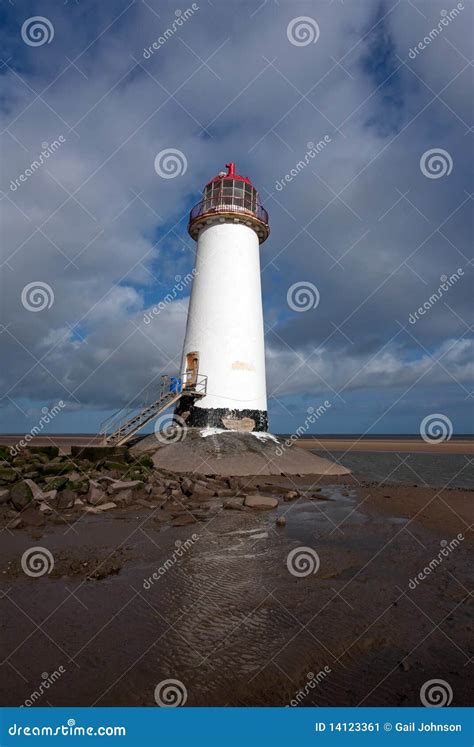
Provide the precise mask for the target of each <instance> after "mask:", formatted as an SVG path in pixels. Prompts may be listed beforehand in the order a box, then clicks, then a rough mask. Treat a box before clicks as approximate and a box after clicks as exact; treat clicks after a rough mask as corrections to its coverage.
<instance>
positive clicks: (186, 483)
mask: <svg viewBox="0 0 474 747" xmlns="http://www.w3.org/2000/svg"><path fill="white" fill-rule="evenodd" d="M181 490H182V491H183V493H184V495H191V494H192V492H193V490H194V483H193V481H192V480H190V479H189V477H183V479H182V480H181Z"/></svg>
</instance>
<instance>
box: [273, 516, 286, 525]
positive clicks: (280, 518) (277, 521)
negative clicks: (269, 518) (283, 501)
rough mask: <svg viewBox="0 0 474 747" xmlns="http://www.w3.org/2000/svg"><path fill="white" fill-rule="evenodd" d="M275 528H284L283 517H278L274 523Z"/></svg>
mask: <svg viewBox="0 0 474 747" xmlns="http://www.w3.org/2000/svg"><path fill="white" fill-rule="evenodd" d="M275 524H276V525H277V527H286V519H285V517H284V516H279V517H278V518H277V520H276V522H275Z"/></svg>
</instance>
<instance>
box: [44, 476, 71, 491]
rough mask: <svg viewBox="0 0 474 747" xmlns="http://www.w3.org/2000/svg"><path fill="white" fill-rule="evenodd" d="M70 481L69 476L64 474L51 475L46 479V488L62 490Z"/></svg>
mask: <svg viewBox="0 0 474 747" xmlns="http://www.w3.org/2000/svg"><path fill="white" fill-rule="evenodd" d="M67 482H68V478H67V477H66V476H65V475H63V476H62V477H49V478H48V479H47V480H46V490H61V488H64V487H65V486H66V484H67Z"/></svg>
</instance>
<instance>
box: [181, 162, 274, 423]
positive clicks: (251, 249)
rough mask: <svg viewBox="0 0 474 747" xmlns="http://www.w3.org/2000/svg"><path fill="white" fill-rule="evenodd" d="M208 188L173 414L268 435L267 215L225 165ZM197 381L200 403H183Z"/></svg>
mask: <svg viewBox="0 0 474 747" xmlns="http://www.w3.org/2000/svg"><path fill="white" fill-rule="evenodd" d="M226 167H227V172H220V173H219V174H218V175H217V176H216V177H215V178H214V179H211V181H210V182H208V184H206V186H205V188H204V192H203V197H202V200H201V201H200V202H199V203H198V204H197V205H196V206H195V207H194V208H193V209H192V210H191V214H190V217H189V226H188V230H189V233H190V235H191V236H192V238H193V239H195V240H196V241H197V252H196V266H195V276H194V280H193V287H192V293H191V299H190V304H189V311H188V320H187V325H186V336H185V340H184V348H183V359H182V369H181V370H182V375H183V382H184V384H183V386H184V392H183V393H184V396H183V397H181V399H180V400H179V402H178V404H177V406H176V410H175V412H176V415H179V416H180V417H181V418H183V419H184V420H185V422H186V425H187V426H188V427H197V428H202V427H215V428H223V429H228V430H241V431H266V430H267V428H268V417H267V395H266V383H265V349H264V337H263V314H262V293H261V285H260V249H259V245H260V244H261V243H262V242H264V241H265V239H266V238H267V236H268V234H269V227H268V213H267V211H266V210H265V209H264V208H263V207H262V206H261V205H260V200H259V196H258V192H257V190H256V189H255V187H254V186H253V185H252V182H251V181H250V179H248V178H247V177H243V176H239V175H238V174H237V173H236V171H235V164H233V163H229V164H226ZM200 377H207V379H206V394H205V396H203V397H200V398H197V397H193V396H192V394H191V392H190V396H186V388H188V389H190V390H192V389H195V388H196V384H197V382H198V380H199V378H200Z"/></svg>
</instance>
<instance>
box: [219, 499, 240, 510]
mask: <svg viewBox="0 0 474 747" xmlns="http://www.w3.org/2000/svg"><path fill="white" fill-rule="evenodd" d="M222 507H223V508H226V509H229V510H230V511H243V510H244V501H243V499H242V498H228V499H227V500H226V501H224V503H223V504H222Z"/></svg>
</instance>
